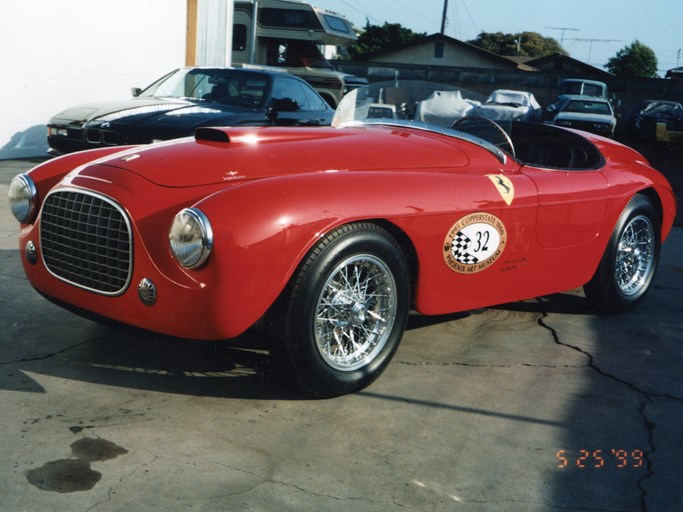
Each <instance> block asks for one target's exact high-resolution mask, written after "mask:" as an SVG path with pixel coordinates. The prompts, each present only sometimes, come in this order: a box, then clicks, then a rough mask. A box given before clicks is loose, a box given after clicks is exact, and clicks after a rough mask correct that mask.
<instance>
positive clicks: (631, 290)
mask: <svg viewBox="0 0 683 512" xmlns="http://www.w3.org/2000/svg"><path fill="white" fill-rule="evenodd" d="M654 261H655V233H654V227H653V225H652V222H651V221H650V219H648V218H647V217H645V216H643V215H640V216H638V217H635V218H634V219H632V220H631V221H630V222H629V224H628V225H627V226H626V228H625V229H624V231H623V233H622V235H621V240H620V241H619V247H618V250H617V257H616V267H615V278H616V282H617V286H618V287H619V290H620V291H621V292H622V293H623V294H624V295H634V294H636V293H638V292H640V291H641V290H642V289H643V287H645V286H646V285H647V283H648V280H649V277H650V274H651V273H652V270H653V265H654Z"/></svg>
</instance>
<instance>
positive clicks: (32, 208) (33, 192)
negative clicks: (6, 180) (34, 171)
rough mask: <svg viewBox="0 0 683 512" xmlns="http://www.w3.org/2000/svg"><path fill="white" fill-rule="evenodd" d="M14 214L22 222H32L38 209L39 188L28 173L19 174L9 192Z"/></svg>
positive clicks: (13, 179) (11, 184) (12, 182)
mask: <svg viewBox="0 0 683 512" xmlns="http://www.w3.org/2000/svg"><path fill="white" fill-rule="evenodd" d="M7 195H8V197H9V205H10V209H11V210H12V215H14V218H15V219H17V220H18V221H19V222H21V223H22V224H30V223H31V222H32V221H33V220H34V218H35V213H36V210H37V209H38V208H37V207H38V190H37V189H36V185H35V183H33V180H32V179H31V177H30V176H29V175H28V174H18V175H17V176H15V177H14V178H12V181H11V182H10V185H9V190H8V192H7Z"/></svg>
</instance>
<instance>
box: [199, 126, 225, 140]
mask: <svg viewBox="0 0 683 512" xmlns="http://www.w3.org/2000/svg"><path fill="white" fill-rule="evenodd" d="M194 138H195V140H198V141H207V142H230V137H228V134H227V133H225V132H224V131H223V130H219V129H217V128H197V129H196V130H195V132H194Z"/></svg>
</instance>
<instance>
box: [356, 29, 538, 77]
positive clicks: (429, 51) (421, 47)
mask: <svg viewBox="0 0 683 512" xmlns="http://www.w3.org/2000/svg"><path fill="white" fill-rule="evenodd" d="M365 60H367V61H368V62H371V63H382V64H407V65H419V66H450V67H459V68H483V69H501V70H516V69H518V70H526V71H532V70H533V68H531V67H529V66H526V65H524V64H520V63H516V62H513V61H511V60H509V59H506V58H505V57H501V56H499V55H496V54H495V53H491V52H488V51H486V50H482V49H481V48H478V47H476V46H474V45H471V44H469V43H466V42H464V41H460V40H459V39H455V38H452V37H449V36H446V35H444V34H432V35H430V36H426V37H422V38H419V39H415V40H413V41H410V42H407V43H402V44H398V45H395V46H391V47H387V48H384V49H382V50H379V51H377V52H375V53H372V54H370V55H368V56H367V58H366V59H365Z"/></svg>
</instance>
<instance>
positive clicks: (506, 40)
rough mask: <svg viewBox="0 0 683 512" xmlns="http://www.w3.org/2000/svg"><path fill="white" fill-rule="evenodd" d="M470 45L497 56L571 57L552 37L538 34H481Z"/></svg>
mask: <svg viewBox="0 0 683 512" xmlns="http://www.w3.org/2000/svg"><path fill="white" fill-rule="evenodd" d="M467 42H468V43H469V44H472V45H474V46H477V47H479V48H482V49H483V50H486V51H489V52H491V53H495V54H497V55H516V56H520V57H546V56H548V55H554V54H556V53H563V54H564V55H569V53H567V51H566V50H565V49H564V48H562V46H561V45H560V43H558V42H557V41H556V40H555V39H553V38H552V37H544V36H542V35H541V34H539V33H538V32H519V33H517V34H504V33H503V32H481V33H480V34H479V35H478V36H477V37H476V38H475V39H472V40H470V41H467Z"/></svg>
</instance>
